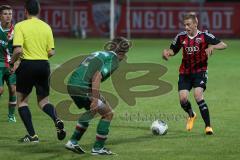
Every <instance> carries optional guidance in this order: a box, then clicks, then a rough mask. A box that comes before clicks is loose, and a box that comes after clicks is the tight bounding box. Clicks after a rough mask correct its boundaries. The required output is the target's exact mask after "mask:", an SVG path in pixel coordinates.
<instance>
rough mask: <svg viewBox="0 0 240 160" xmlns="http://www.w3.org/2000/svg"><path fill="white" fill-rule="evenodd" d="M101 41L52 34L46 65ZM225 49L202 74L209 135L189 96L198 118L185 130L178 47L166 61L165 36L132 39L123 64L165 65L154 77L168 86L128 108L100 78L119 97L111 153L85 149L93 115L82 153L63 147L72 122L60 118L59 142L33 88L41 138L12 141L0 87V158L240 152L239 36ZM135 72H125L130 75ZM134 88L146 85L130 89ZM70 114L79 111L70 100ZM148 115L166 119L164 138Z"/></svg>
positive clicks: (131, 159)
mask: <svg viewBox="0 0 240 160" xmlns="http://www.w3.org/2000/svg"><path fill="white" fill-rule="evenodd" d="M105 41H106V39H87V40H78V39H61V38H60V39H56V55H55V56H54V57H53V58H52V59H51V60H50V61H51V66H52V69H53V68H56V67H57V66H59V65H60V64H62V63H64V62H65V61H67V60H69V59H71V58H72V57H76V56H78V55H80V54H88V53H90V52H93V51H96V50H100V49H101V48H102V47H103V45H104V42H105ZM224 41H225V42H226V43H227V44H228V48H227V49H226V50H224V51H215V54H214V55H213V56H212V57H211V58H210V59H209V74H208V77H209V79H208V84H207V90H206V92H205V100H206V102H207V104H208V105H209V109H210V115H211V121H212V126H213V129H214V132H215V134H214V135H213V136H206V135H205V134H204V124H203V120H202V119H201V116H200V113H199V109H198V107H197V105H196V103H195V102H194V100H193V96H192V94H191V98H190V99H191V102H192V104H193V108H194V110H195V111H196V113H197V115H198V118H197V120H196V123H195V126H194V128H193V130H192V131H191V132H187V131H186V130H185V116H186V115H185V113H184V112H183V110H182V109H181V108H180V105H179V102H178V92H177V80H178V67H179V65H180V62H181V53H180V54H178V55H177V56H176V57H173V58H172V59H170V60H169V61H168V62H166V61H163V60H162V58H161V52H162V50H163V49H164V48H166V47H168V46H169V44H170V42H171V40H170V39H165V40H164V39H134V40H133V47H132V49H131V50H130V52H129V54H128V63H157V64H161V65H163V66H165V67H167V69H168V71H167V72H166V74H164V75H163V76H162V77H161V78H160V79H161V80H164V81H166V82H169V83H170V84H171V85H172V86H173V89H172V90H171V91H170V92H168V93H167V94H164V95H161V96H157V97H150V98H149V97H147V98H137V103H136V105H135V106H128V105H127V103H126V102H124V101H123V100H122V99H121V98H119V96H118V94H117V92H116V91H115V90H114V88H113V85H112V82H111V80H107V81H106V82H105V83H104V84H102V89H103V90H105V91H108V92H110V93H112V94H113V95H115V96H117V97H118V98H119V104H118V106H117V107H116V108H115V109H114V112H115V117H114V119H113V121H112V125H111V128H110V134H109V139H108V140H107V143H106V147H109V148H111V150H112V151H113V152H116V153H117V154H118V155H117V156H109V157H106V156H102V157H99V156H98V157H94V156H91V155H90V150H91V147H92V145H93V142H94V140H95V131H96V125H97V122H98V118H96V119H94V120H93V121H92V122H91V124H90V127H89V130H88V131H87V132H86V134H85V135H84V137H83V139H82V141H81V145H82V147H83V148H84V149H85V150H86V151H87V152H88V153H87V154H85V155H77V154H75V153H72V152H70V151H68V150H66V149H65V148H64V144H65V143H66V142H67V140H68V139H69V137H70V136H71V134H72V131H73V129H74V127H75V124H76V122H75V121H65V126H66V130H67V133H68V134H67V137H66V139H65V140H64V141H58V140H57V138H56V133H55V128H54V125H53V123H52V121H51V120H50V118H48V117H47V116H46V115H45V113H43V112H41V111H40V109H39V108H38V107H37V104H36V97H35V91H33V93H34V94H32V95H31V100H30V109H31V112H32V117H33V123H34V127H35V130H36V132H37V134H38V136H39V138H40V143H39V144H36V145H32V144H19V143H18V142H17V139H19V138H21V137H22V136H24V135H25V134H26V131H25V128H24V127H23V124H22V122H21V120H20V117H19V116H18V114H17V117H16V118H17V123H15V124H13V123H11V124H10V123H8V122H7V100H8V96H7V93H8V92H7V88H6V87H5V93H4V95H3V96H2V98H1V100H0V159H1V160H15V159H16V160H47V159H49V160H60V159H66V160H67V159H71V160H79V159H82V160H83V159H86V160H87V159H114V160H145V159H147V160H159V159H160V160H193V159H199V160H213V159H216V160H230V159H238V157H239V156H240V143H239V142H240V136H239V113H240V107H239V104H240V103H239V102H240V100H239V95H240V93H239V90H240V85H239V79H240V75H239V73H240V67H239V59H240V54H239V44H240V41H239V40H224ZM138 74H139V73H138V72H137V73H131V76H133V77H137V76H139V75H138ZM135 89H138V90H140V89H147V88H146V87H145V88H144V87H143V88H141V87H140V88H135ZM64 99H69V98H68V96H67V95H65V94H61V93H58V92H56V91H53V90H52V92H51V96H50V100H51V102H52V103H53V104H57V103H59V102H60V101H61V100H64ZM70 111H71V112H72V113H75V112H76V113H80V112H82V111H79V110H78V109H76V107H75V106H71V110H70ZM152 115H157V118H160V119H163V120H164V121H166V122H167V124H168V126H169V130H168V133H167V135H165V136H153V135H152V134H151V131H150V129H149V127H150V125H151V122H152V121H153V117H152Z"/></svg>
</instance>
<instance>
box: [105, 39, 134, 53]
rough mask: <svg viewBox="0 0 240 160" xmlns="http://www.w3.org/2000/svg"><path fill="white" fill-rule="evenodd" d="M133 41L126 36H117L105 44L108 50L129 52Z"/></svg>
mask: <svg viewBox="0 0 240 160" xmlns="http://www.w3.org/2000/svg"><path fill="white" fill-rule="evenodd" d="M131 46H132V43H131V41H129V40H128V39H126V38H124V37H116V38H114V39H113V40H111V41H109V42H108V43H106V44H105V46H104V49H105V50H106V51H114V52H116V53H117V52H128V50H129V48H131Z"/></svg>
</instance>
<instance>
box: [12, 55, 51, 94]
mask: <svg viewBox="0 0 240 160" xmlns="http://www.w3.org/2000/svg"><path fill="white" fill-rule="evenodd" d="M16 75H17V84H16V90H17V92H20V93H23V94H30V93H31V91H32V88H33V86H35V88H36V94H37V95H38V96H41V97H47V96H48V95H49V76H50V66H49V63H48V61H47V60H22V61H21V63H20V65H19V67H18V68H17V70H16Z"/></svg>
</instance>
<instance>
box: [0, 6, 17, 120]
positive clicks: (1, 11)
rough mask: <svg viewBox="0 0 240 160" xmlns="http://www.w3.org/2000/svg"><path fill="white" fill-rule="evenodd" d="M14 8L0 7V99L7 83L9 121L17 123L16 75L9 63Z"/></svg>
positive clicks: (11, 49)
mask: <svg viewBox="0 0 240 160" xmlns="http://www.w3.org/2000/svg"><path fill="white" fill-rule="evenodd" d="M11 22H12V8H11V6H9V5H1V6H0V98H1V95H2V94H3V85H4V81H6V83H7V86H8V91H9V104H8V121H9V122H16V118H15V116H14V112H15V108H16V75H15V74H14V73H11V70H10V67H13V66H10V64H9V62H10V60H11V56H12V53H13V47H12V44H13V32H14V27H13V24H12V23H11Z"/></svg>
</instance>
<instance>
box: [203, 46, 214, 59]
mask: <svg viewBox="0 0 240 160" xmlns="http://www.w3.org/2000/svg"><path fill="white" fill-rule="evenodd" d="M213 50H214V47H213V46H210V47H208V48H207V49H205V52H206V54H207V56H208V57H210V56H211V55H212V54H213Z"/></svg>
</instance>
